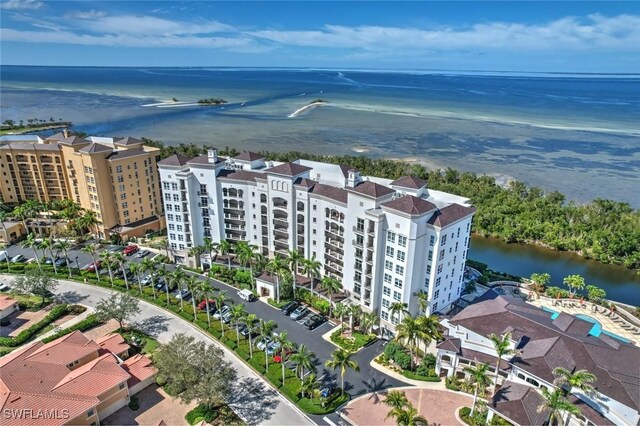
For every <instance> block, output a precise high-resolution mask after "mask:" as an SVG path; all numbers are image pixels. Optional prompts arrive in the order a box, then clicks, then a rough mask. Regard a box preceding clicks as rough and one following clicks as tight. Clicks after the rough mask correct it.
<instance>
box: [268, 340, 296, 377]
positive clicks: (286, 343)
mask: <svg viewBox="0 0 640 426" xmlns="http://www.w3.org/2000/svg"><path fill="white" fill-rule="evenodd" d="M273 342H274V343H275V344H278V345H280V348H279V349H278V350H279V351H280V365H281V367H282V383H283V384H284V378H285V377H284V354H285V352H286V351H288V350H292V349H294V348H295V344H294V343H293V342H292V341H291V340H290V339H289V332H288V331H286V330H285V331H282V332H280V333H279V334H276V335H275V336H273Z"/></svg>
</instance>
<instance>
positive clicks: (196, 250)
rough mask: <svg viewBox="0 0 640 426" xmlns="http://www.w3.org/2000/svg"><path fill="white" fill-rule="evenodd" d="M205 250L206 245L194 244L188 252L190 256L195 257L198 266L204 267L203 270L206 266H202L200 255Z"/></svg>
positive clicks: (199, 267)
mask: <svg viewBox="0 0 640 426" xmlns="http://www.w3.org/2000/svg"><path fill="white" fill-rule="evenodd" d="M204 252H205V248H204V246H193V247H191V248H190V249H189V252H188V253H187V255H188V256H190V257H193V258H195V260H196V268H198V269H202V270H203V271H204V268H202V265H201V264H202V260H201V259H200V257H201V256H202V254H203V253H204Z"/></svg>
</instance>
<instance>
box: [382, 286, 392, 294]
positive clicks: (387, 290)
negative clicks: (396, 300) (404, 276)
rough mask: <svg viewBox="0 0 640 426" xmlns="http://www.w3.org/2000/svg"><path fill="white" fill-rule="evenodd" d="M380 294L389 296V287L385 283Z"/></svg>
mask: <svg viewBox="0 0 640 426" xmlns="http://www.w3.org/2000/svg"><path fill="white" fill-rule="evenodd" d="M382 294H384V295H385V296H391V288H390V287H387V286H386V285H385V286H383V287H382Z"/></svg>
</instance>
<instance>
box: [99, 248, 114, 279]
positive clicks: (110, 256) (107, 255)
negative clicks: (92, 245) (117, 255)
mask: <svg viewBox="0 0 640 426" xmlns="http://www.w3.org/2000/svg"><path fill="white" fill-rule="evenodd" d="M100 258H102V260H104V263H106V264H107V271H109V280H110V281H111V287H113V271H112V270H111V262H113V253H111V252H108V251H103V252H102V253H100Z"/></svg>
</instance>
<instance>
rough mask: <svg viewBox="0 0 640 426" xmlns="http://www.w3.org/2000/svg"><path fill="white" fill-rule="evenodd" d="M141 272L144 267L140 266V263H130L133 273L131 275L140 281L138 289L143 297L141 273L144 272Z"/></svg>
mask: <svg viewBox="0 0 640 426" xmlns="http://www.w3.org/2000/svg"><path fill="white" fill-rule="evenodd" d="M141 270H142V267H141V266H140V263H135V262H131V263H129V271H131V273H132V274H133V275H135V276H136V280H137V281H138V289H139V290H140V294H141V295H142V283H141V282H140V272H142V271H141Z"/></svg>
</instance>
